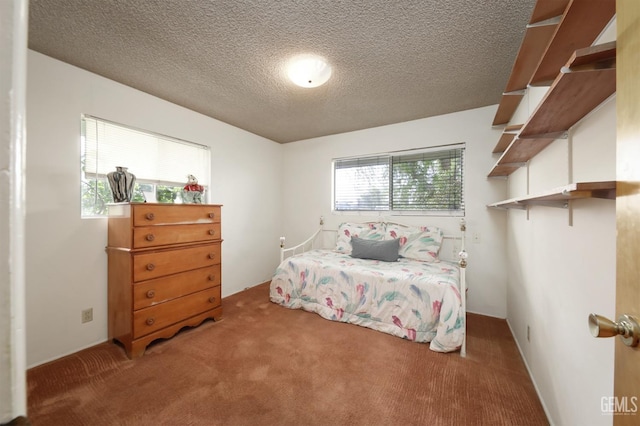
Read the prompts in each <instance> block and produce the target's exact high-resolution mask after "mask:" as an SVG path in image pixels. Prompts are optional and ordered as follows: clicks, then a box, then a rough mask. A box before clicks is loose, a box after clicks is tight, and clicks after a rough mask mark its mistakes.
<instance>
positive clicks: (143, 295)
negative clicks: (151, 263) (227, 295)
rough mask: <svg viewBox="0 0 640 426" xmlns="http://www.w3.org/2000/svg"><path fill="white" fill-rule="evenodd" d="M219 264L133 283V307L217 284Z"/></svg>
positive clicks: (166, 299)
mask: <svg viewBox="0 0 640 426" xmlns="http://www.w3.org/2000/svg"><path fill="white" fill-rule="evenodd" d="M220 272H221V271H220V265H215V266H212V267H209V268H201V269H196V270H194V271H187V272H182V273H180V274H174V275H169V276H168V277H162V278H156V279H154V280H149V281H143V282H141V283H138V284H134V285H133V309H134V310H136V311H137V310H138V309H142V308H147V307H149V306H153V305H157V304H158V303H162V302H166V301H168V300H171V299H175V298H178V297H182V296H185V295H187V294H191V293H195V292H198V291H201V290H205V289H207V288H210V287H215V286H219V285H220V283H221V280H220Z"/></svg>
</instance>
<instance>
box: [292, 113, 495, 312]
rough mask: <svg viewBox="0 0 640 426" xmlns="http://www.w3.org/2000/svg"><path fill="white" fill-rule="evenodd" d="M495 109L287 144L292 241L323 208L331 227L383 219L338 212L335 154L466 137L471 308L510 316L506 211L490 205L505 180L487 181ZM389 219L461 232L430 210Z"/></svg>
mask: <svg viewBox="0 0 640 426" xmlns="http://www.w3.org/2000/svg"><path fill="white" fill-rule="evenodd" d="M495 111H496V108H495V106H491V107H485V108H479V109H475V110H469V111H463V112H458V113H454V114H447V115H442V116H438V117H432V118H425V119H421V120H415V121H410V122H406V123H400V124H394V125H389V126H383V127H377V128H372V129H366V130H361V131H356V132H350V133H343V134H339V135H333V136H326V137H320V138H315V139H309V140H305V141H299V142H295V143H290V144H286V145H285V146H284V164H283V170H284V185H283V188H284V216H283V218H284V229H285V231H284V235H285V236H286V237H287V242H288V245H293V244H295V243H296V242H300V241H302V240H303V239H304V238H305V237H307V236H309V235H310V234H311V233H312V232H313V231H314V230H315V229H317V227H318V220H319V217H320V216H321V215H322V216H324V218H325V222H326V225H325V228H327V229H336V228H337V227H338V225H339V224H340V223H341V222H344V221H354V222H360V221H366V220H377V219H378V216H374V217H371V216H360V215H358V214H355V213H332V211H331V179H332V178H331V173H332V169H331V161H332V159H334V158H340V157H348V156H355V155H368V154H375V153H381V152H389V151H397V150H403V149H410V148H420V147H428V146H435V145H445V144H452V143H459V142H466V161H465V182H466V184H465V194H466V196H465V203H466V220H467V224H468V226H467V229H468V235H467V249H468V252H469V266H468V269H467V271H468V272H467V278H468V285H469V293H468V309H469V311H471V312H479V313H483V314H486V315H491V316H496V317H501V318H504V317H505V316H506V282H507V276H506V271H507V265H506V258H507V256H506V251H505V244H504V241H505V235H506V215H505V213H504V212H500V211H493V210H489V209H487V208H486V204H488V203H489V202H492V201H497V200H501V199H504V198H505V197H506V184H505V182H504V181H501V180H492V181H489V180H488V179H487V178H486V176H487V174H488V172H489V170H490V168H491V166H492V165H493V164H494V159H493V158H492V156H491V151H492V149H493V146H494V145H495V143H496V141H497V140H498V138H499V136H500V133H501V132H500V131H499V130H495V129H492V128H491V121H492V119H493V115H494V114H495ZM385 217H387V218H388V216H385ZM391 219H392V220H395V221H398V222H402V223H408V224H424V225H426V224H433V225H438V226H441V227H443V228H444V229H446V230H448V231H449V233H455V232H457V230H458V222H459V218H445V217H432V216H428V217H425V216H418V217H416V216H401V217H393V218H391ZM473 233H479V235H480V243H477V244H474V243H471V238H470V237H471V235H472V234H473Z"/></svg>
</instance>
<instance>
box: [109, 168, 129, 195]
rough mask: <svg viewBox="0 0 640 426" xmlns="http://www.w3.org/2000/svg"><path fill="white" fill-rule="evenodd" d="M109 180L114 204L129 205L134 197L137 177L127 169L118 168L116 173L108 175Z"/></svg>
mask: <svg viewBox="0 0 640 426" xmlns="http://www.w3.org/2000/svg"><path fill="white" fill-rule="evenodd" d="M107 180H108V181H109V186H110V187H111V194H112V195H113V202H114V203H123V202H126V203H128V202H129V201H131V198H132V197H133V188H134V186H135V184H136V175H134V174H133V173H131V172H129V171H128V170H127V167H120V166H118V167H116V171H115V172H109V173H107Z"/></svg>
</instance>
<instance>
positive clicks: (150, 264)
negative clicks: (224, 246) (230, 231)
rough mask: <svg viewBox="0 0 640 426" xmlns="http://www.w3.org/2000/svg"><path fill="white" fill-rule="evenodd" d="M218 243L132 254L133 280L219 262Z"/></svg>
mask: <svg viewBox="0 0 640 426" xmlns="http://www.w3.org/2000/svg"><path fill="white" fill-rule="evenodd" d="M220 259H221V253H220V243H219V242H218V243H214V244H206V245H201V246H194V247H183V248H179V249H173V250H158V251H152V252H145V253H136V254H134V255H133V281H134V282H139V281H144V280H150V279H153V278H159V277H163V276H165V275H171V274H177V273H179V272H184V271H191V270H193V269H198V268H204V267H207V266H213V265H217V264H219V263H220Z"/></svg>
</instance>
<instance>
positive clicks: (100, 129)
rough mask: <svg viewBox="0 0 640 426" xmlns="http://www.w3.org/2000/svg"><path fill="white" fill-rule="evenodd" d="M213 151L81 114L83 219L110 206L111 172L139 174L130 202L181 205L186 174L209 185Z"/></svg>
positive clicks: (201, 183) (95, 214)
mask: <svg viewBox="0 0 640 426" xmlns="http://www.w3.org/2000/svg"><path fill="white" fill-rule="evenodd" d="M210 164H211V152H210V149H209V147H207V146H204V145H199V144H195V143H191V142H186V141H183V140H180V139H176V138H172V137H169V136H164V135H160V134H156V133H152V132H146V131H142V130H138V129H134V128H130V127H127V126H124V125H121V124H116V123H113V122H110V121H107V120H103V119H100V118H96V117H92V116H89V115H83V116H82V119H81V166H82V191H81V197H82V216H83V217H92V216H102V215H104V214H106V204H107V203H109V202H112V195H111V191H110V189H109V184H108V182H107V178H106V176H107V173H109V172H112V171H114V170H115V169H116V167H127V168H128V170H129V172H131V173H133V174H134V175H135V176H136V186H135V188H134V198H133V200H132V201H154V202H170V203H180V202H181V192H182V191H181V190H182V188H183V187H184V185H185V184H186V182H187V175H190V174H191V175H194V176H196V178H197V179H198V183H199V184H200V185H203V186H204V187H205V197H206V195H207V192H208V191H207V189H208V187H209V180H210Z"/></svg>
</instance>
